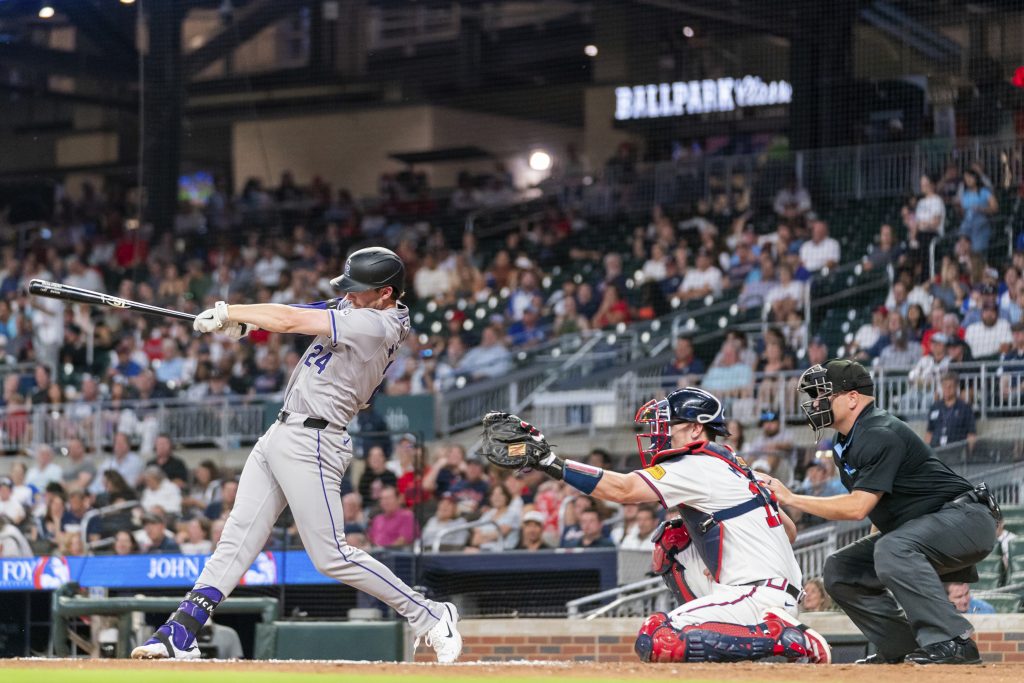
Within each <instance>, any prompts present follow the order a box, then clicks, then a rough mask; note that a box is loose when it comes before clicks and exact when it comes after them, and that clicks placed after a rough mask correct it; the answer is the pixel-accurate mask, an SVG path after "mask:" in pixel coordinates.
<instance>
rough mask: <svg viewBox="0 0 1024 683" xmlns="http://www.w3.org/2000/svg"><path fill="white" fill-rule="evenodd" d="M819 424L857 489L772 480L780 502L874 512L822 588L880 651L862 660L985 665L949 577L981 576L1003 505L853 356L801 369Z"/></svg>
mask: <svg viewBox="0 0 1024 683" xmlns="http://www.w3.org/2000/svg"><path fill="white" fill-rule="evenodd" d="M800 391H803V392H806V393H807V394H808V396H810V400H809V401H805V402H803V403H801V408H803V411H804V412H805V413H806V414H807V419H808V421H809V422H810V424H811V427H812V428H813V429H814V430H815V431H816V432H817V431H818V430H821V429H825V428H826V427H832V428H834V429H835V430H836V431H837V432H838V434H837V435H836V436H837V438H836V439H835V446H834V452H835V456H834V457H835V462H836V466H837V469H838V470H839V474H840V477H841V478H842V482H843V485H844V486H845V487H846V489H847V490H848V491H849V492H850V493H848V494H844V495H840V496H830V497H826V498H816V497H813V496H802V495H796V494H794V493H792V492H791V491H789V490H788V489H787V488H786V487H785V486H784V485H783V484H782V483H780V482H778V481H777V480H774V479H771V480H769V481H768V482H767V483H768V485H769V487H770V488H771V489H772V491H774V492H775V495H776V497H777V498H778V500H779V502H780V503H782V504H783V505H788V506H792V507H794V508H796V509H798V510H803V511H804V512H807V513H809V514H812V515H817V516H818V517H824V518H825V519H854V520H859V519H864V518H865V517H868V518H870V519H871V523H872V525H873V529H872V532H873V533H871V534H870V535H868V536H866V537H864V538H862V539H860V540H858V541H855V542H853V543H851V544H850V545H848V546H846V547H845V548H841V549H840V550H838V551H836V552H835V553H833V554H832V555H831V556H829V558H828V560H827V561H826V562H825V570H824V579H825V588H826V590H827V591H828V593H829V595H831V596H832V598H833V600H835V602H836V603H837V604H838V605H839V606H840V607H842V608H843V610H844V611H845V612H846V614H847V615H849V617H850V618H851V619H852V620H853V622H854V623H855V624H856V625H857V627H858V628H859V629H860V630H861V632H862V633H864V635H865V636H866V637H867V638H868V640H870V641H871V642H872V643H874V645H875V647H876V649H877V654H874V655H871V656H869V657H867V658H866V659H862V660H859V661H858V663H862V664H890V663H897V662H903V661H907V662H915V663H918V664H980V663H981V658H980V656H979V655H978V647H977V645H975V643H974V641H973V640H971V639H970V635H971V623H970V622H969V621H967V620H966V619H965V618H964V617H963V616H961V615H960V614H958V613H957V611H956V608H955V607H954V606H953V604H952V603H951V602H950V601H949V599H948V598H947V597H946V590H945V588H944V587H943V585H942V583H943V581H967V582H971V581H977V578H978V576H977V572H976V571H975V569H974V565H975V564H976V563H977V562H978V561H979V560H981V559H982V558H984V557H985V556H986V555H988V554H989V553H990V552H991V551H992V546H993V545H994V544H995V538H996V519H997V518H998V515H999V508H998V506H997V505H996V504H995V502H994V500H993V499H992V498H991V496H990V495H989V492H988V489H987V488H986V487H985V485H984V484H981V485H979V486H973V485H972V484H971V483H970V482H969V481H967V480H966V479H964V478H963V477H961V476H960V475H958V474H956V473H955V472H953V471H952V470H951V469H949V467H947V466H946V465H945V464H944V463H942V462H941V461H940V460H939V459H938V458H936V457H935V456H934V455H933V454H932V452H931V450H930V449H929V447H928V446H927V445H925V443H924V441H922V440H921V438H920V437H919V436H918V435H917V434H916V433H915V432H914V431H913V430H912V429H910V427H908V426H907V425H906V424H904V423H903V422H902V421H900V420H898V419H896V418H895V417H893V416H892V415H890V414H889V413H888V412H886V411H884V410H882V409H881V408H879V407H878V406H876V405H875V404H874V393H875V392H874V383H873V382H872V380H871V376H870V375H869V374H868V371H867V370H865V369H864V367H863V366H861V365H860V364H859V363H856V362H854V361H850V360H830V361H828V362H827V363H825V364H824V365H815V366H813V367H811V368H810V369H808V370H807V371H806V372H804V374H803V375H802V376H801V378H800Z"/></svg>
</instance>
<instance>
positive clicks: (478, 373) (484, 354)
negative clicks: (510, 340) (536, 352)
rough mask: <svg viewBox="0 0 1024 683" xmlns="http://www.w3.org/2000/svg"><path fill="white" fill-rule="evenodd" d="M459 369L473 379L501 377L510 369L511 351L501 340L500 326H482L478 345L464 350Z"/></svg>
mask: <svg viewBox="0 0 1024 683" xmlns="http://www.w3.org/2000/svg"><path fill="white" fill-rule="evenodd" d="M459 369H460V371H461V372H464V373H466V374H467V375H469V376H470V377H472V378H473V379H489V378H494V377H501V376H502V375H506V374H508V373H509V372H510V371H511V370H512V353H511V352H510V351H509V350H508V349H507V348H506V347H505V345H504V343H503V342H502V335H501V332H500V327H498V326H496V325H489V326H487V327H485V328H484V331H483V335H482V337H481V340H480V345H479V346H476V347H474V348H472V349H470V350H469V351H467V352H466V356H465V357H464V358H463V359H462V363H460V365H459Z"/></svg>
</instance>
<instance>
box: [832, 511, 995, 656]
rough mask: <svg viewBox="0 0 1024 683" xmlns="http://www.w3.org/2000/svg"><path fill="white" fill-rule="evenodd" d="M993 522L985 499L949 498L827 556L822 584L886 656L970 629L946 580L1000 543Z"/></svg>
mask: <svg viewBox="0 0 1024 683" xmlns="http://www.w3.org/2000/svg"><path fill="white" fill-rule="evenodd" d="M995 540H996V523H995V520H994V519H993V518H992V515H990V514H989V511H988V508H987V507H986V506H985V505H982V504H980V503H946V504H945V505H944V506H942V508H941V509H940V510H939V511H937V512H934V513H932V514H929V515H924V516H923V517H919V518H917V519H914V520H911V521H909V522H906V523H905V524H904V525H903V526H901V527H899V528H898V529H896V530H895V531H891V532H889V533H887V534H884V535H883V534H881V533H874V534H871V535H870V536H866V537H864V538H862V539H860V540H858V541H854V542H853V543H851V544H850V545H848V546H846V547H845V548H841V549H839V550H838V551H836V552H835V553H833V554H832V555H830V556H829V558H828V560H826V561H825V571H824V574H825V575H824V579H825V590H826V591H828V594H829V595H831V596H832V599H833V600H835V602H836V604H838V605H839V606H840V607H842V608H843V610H844V611H845V612H846V614H847V615H848V616H849V617H850V619H852V620H853V623H855V624H856V625H857V628H859V629H860V630H861V632H862V633H863V634H864V635H865V636H866V637H867V639H868V640H870V641H871V642H872V643H874V645H875V647H876V648H877V649H878V652H879V653H880V654H881V655H883V656H884V657H886V658H890V659H895V658H898V657H902V656H903V655H906V654H908V653H910V652H912V651H913V650H915V649H917V648H918V647H924V646H925V645H931V644H932V643H939V642H942V641H945V640H951V639H953V638H956V637H957V636H962V635H965V634H967V633H970V631H971V623H970V622H969V621H967V619H965V618H964V617H963V616H961V615H960V614H959V613H958V612H957V611H956V608H955V607H953V603H951V602H950V601H949V599H948V598H947V597H946V589H945V587H944V586H943V585H942V581H943V577H945V578H946V580H949V581H953V580H963V579H962V578H960V577H956V578H954V577H953V576H950V575H952V574H953V573H955V572H960V571H961V570H964V569H970V568H971V567H973V566H974V565H975V564H977V562H978V561H979V560H981V559H982V558H984V557H985V556H986V555H988V554H989V553H990V552H992V547H993V546H994V545H995Z"/></svg>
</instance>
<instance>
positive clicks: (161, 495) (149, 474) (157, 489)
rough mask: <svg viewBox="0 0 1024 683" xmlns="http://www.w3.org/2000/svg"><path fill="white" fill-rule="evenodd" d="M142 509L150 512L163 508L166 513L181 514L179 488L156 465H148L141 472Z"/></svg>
mask: <svg viewBox="0 0 1024 683" xmlns="http://www.w3.org/2000/svg"><path fill="white" fill-rule="evenodd" d="M142 482H143V488H142V500H141V501H140V502H141V503H142V509H143V510H145V511H146V512H152V511H153V510H155V509H160V510H163V511H164V512H165V513H167V514H171V515H180V514H181V489H179V488H178V486H177V484H175V483H174V482H172V481H170V480H168V479H167V475H166V474H164V471H163V470H162V469H160V467H159V466H158V465H150V466H149V467H147V468H146V469H145V471H144V472H143V474H142Z"/></svg>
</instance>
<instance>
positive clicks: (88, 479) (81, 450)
mask: <svg viewBox="0 0 1024 683" xmlns="http://www.w3.org/2000/svg"><path fill="white" fill-rule="evenodd" d="M67 456H68V463H67V464H66V465H65V466H64V476H63V483H64V487H65V488H67V489H68V490H69V491H85V490H86V489H88V488H89V485H90V484H92V480H93V479H94V478H95V477H96V464H95V463H94V462H93V458H92V457H91V456H88V455H86V453H85V444H84V443H83V442H82V440H81V439H79V438H78V437H77V436H73V437H71V438H70V439H68V446H67Z"/></svg>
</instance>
